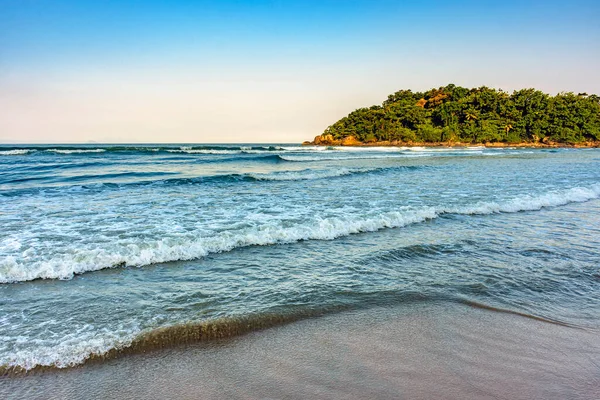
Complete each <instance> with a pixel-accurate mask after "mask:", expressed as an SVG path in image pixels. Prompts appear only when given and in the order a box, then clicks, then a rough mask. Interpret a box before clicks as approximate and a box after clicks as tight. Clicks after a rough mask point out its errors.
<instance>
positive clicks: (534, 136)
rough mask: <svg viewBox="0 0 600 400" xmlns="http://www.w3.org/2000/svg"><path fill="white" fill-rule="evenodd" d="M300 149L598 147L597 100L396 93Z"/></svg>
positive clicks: (482, 92) (481, 92)
mask: <svg viewBox="0 0 600 400" xmlns="http://www.w3.org/2000/svg"><path fill="white" fill-rule="evenodd" d="M303 144H304V145H321V146H467V145H473V144H476V145H484V146H490V147H502V146H532V147H561V146H572V147H600V97H599V96H598V95H595V94H587V93H578V94H574V93H572V92H562V93H559V94H557V95H556V96H551V95H549V94H546V93H544V92H542V91H540V90H536V89H521V90H516V91H514V92H513V93H512V94H509V93H507V92H505V91H503V90H501V89H492V88H488V87H486V86H482V87H479V88H473V89H468V88H464V87H460V86H456V85H453V84H449V85H447V86H444V87H440V88H438V89H431V90H429V91H427V92H413V91H411V90H399V91H397V92H396V93H394V94H391V95H389V96H388V98H387V100H385V101H384V102H383V104H382V105H374V106H371V107H368V108H359V109H357V110H355V111H352V112H351V113H350V114H348V115H347V116H345V117H343V118H342V119H340V120H339V121H337V122H335V123H334V124H333V125H331V126H329V127H328V128H327V129H325V131H324V132H323V133H322V134H321V135H318V136H317V137H315V138H314V140H313V141H312V142H311V141H306V142H304V143H303Z"/></svg>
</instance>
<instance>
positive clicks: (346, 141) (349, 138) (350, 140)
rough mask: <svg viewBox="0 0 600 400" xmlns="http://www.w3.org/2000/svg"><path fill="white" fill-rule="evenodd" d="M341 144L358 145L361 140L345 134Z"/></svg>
mask: <svg viewBox="0 0 600 400" xmlns="http://www.w3.org/2000/svg"><path fill="white" fill-rule="evenodd" d="M341 144H342V146H360V145H361V144H362V142H360V141H359V140H357V139H356V138H355V137H354V136H346V137H345V138H343V139H342V143H341Z"/></svg>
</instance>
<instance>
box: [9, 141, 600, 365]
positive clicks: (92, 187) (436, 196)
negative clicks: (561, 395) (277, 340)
mask: <svg viewBox="0 0 600 400" xmlns="http://www.w3.org/2000/svg"><path fill="white" fill-rule="evenodd" d="M599 198H600V151H599V150H596V149H556V150H555V149H552V150H548V149H535V150H534V149H482V148H477V147H475V148H464V149H457V148H454V149H443V148H434V149H428V148H413V149H402V148H381V149H378V148H313V147H299V146H291V145H289V146H286V145H271V146H269V145H265V146H262V145H241V146H231V145H228V146H199V145H181V146H180V145H177V146H175V145H174V146H164V145H147V146H141V145H135V146H133V145H132V146H98V145H93V146H92V145H89V146H67V147H64V146H63V147H60V146H33V147H23V146H12V147H7V146H4V147H0V226H2V231H1V232H0V282H3V284H1V285H0V310H1V311H2V312H1V316H0V337H1V338H2V341H1V342H0V365H2V366H3V367H4V369H7V368H8V369H10V368H22V369H31V368H34V367H40V366H52V367H67V366H72V365H77V364H79V363H82V362H84V361H85V360H86V359H88V358H90V357H94V356H98V355H104V354H109V355H114V354H116V353H119V352H127V351H128V350H127V349H132V348H134V349H136V351H143V350H144V349H148V348H155V347H164V346H171V345H174V344H177V343H181V342H186V343H187V342H192V341H196V340H202V339H206V338H218V337H226V336H229V335H235V334H238V333H243V332H247V331H251V330H254V329H259V328H264V327H267V326H272V325H276V324H279V323H283V322H288V321H293V320H296V319H300V318H304V317H308V316H313V315H320V314H325V313H331V312H336V311H340V310H347V309H368V308H369V307H372V306H377V305H401V304H404V303H409V302H412V301H416V300H418V301H444V302H450V303H452V302H466V303H469V302H475V303H477V304H481V305H484V306H490V307H495V308H499V309H503V310H510V311H514V312H517V313H521V314H524V315H529V316H533V317H536V318H540V319H543V320H546V321H551V322H555V323H558V324H563V325H567V326H571V327H583V328H586V329H592V330H595V329H598V328H600V307H599V306H598V305H599V304H600V290H599V289H600V288H599V286H600V272H599V270H598V266H599V265H600V251H599V250H598V249H600V200H598V199H599Z"/></svg>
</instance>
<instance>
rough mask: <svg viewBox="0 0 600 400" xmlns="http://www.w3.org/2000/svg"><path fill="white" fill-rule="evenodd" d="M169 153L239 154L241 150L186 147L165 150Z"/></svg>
mask: <svg viewBox="0 0 600 400" xmlns="http://www.w3.org/2000/svg"><path fill="white" fill-rule="evenodd" d="M167 151H168V152H169V153H187V154H215V155H219V154H241V153H242V151H241V150H217V149H187V148H182V149H180V150H167Z"/></svg>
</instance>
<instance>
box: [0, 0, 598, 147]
mask: <svg viewBox="0 0 600 400" xmlns="http://www.w3.org/2000/svg"><path fill="white" fill-rule="evenodd" d="M599 21H600V1H598V0H592V1H553V0H547V1H525V0H523V1H512V0H504V1H486V0H478V1H435V0H429V1H425V2H419V1H400V0H397V1H384V0H382V1H378V0H370V1H368V0H365V1H362V0H354V1H353V0H347V1H341V0H339V1H330V0H320V1H312V0H306V1H242V0H238V1H210V2H209V1H177V0H171V1H153V0H144V1H142V0H140V1H126V0H123V1H116V0H115V1H104V0H95V1H84V0H80V1H61V0H52V1H46V0H0V142H4V143H6V142H21V143H25V142H45V143H57V142H87V141H97V142H190V143H192V142H193V143H202V142H206V143H208V142H217V143H219V142H285V143H293V142H300V141H303V140H307V139H312V138H313V137H314V136H315V135H317V134H320V133H321V132H322V131H323V130H324V129H325V128H326V127H327V126H328V125H330V124H332V123H333V122H335V121H336V120H337V119H339V118H341V117H342V116H344V115H346V114H347V113H348V112H350V111H352V110H354V109H356V108H359V107H363V106H370V105H372V104H380V103H381V102H382V101H383V100H385V98H386V97H387V95H388V94H390V93H393V92H395V91H396V90H399V89H406V88H408V89H413V90H426V89H430V88H432V87H439V86H442V85H446V84H448V83H455V84H457V85H461V86H467V87H473V86H482V85H485V86H489V87H495V88H501V89H504V90H507V91H512V90H514V89H520V88H523V87H535V88H538V89H541V90H543V91H545V92H547V93H551V94H555V93H557V92H560V91H573V92H588V93H596V94H600V23H599Z"/></svg>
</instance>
